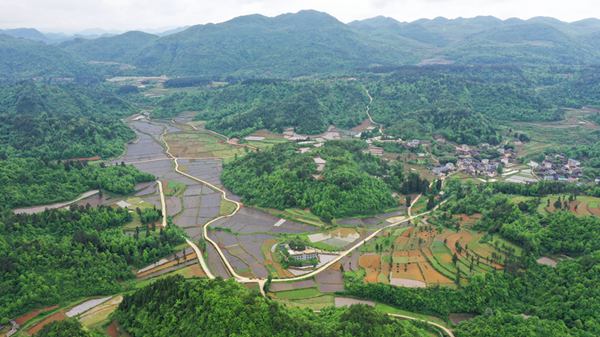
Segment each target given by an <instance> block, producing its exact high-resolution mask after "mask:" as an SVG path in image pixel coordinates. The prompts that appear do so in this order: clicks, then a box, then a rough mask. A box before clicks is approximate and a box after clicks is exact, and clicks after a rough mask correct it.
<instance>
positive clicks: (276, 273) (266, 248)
mask: <svg viewBox="0 0 600 337" xmlns="http://www.w3.org/2000/svg"><path fill="white" fill-rule="evenodd" d="M276 245H277V240H275V239H267V240H265V241H263V243H262V245H261V247H260V250H261V253H262V256H263V257H264V259H265V260H264V265H265V267H266V268H267V270H268V271H269V274H270V275H271V276H273V277H278V278H286V277H292V276H294V274H292V273H290V272H289V271H288V270H287V269H284V268H283V267H282V266H281V264H280V263H279V262H278V260H277V258H276V257H275V256H274V254H275V253H274V250H275V246H276Z"/></svg>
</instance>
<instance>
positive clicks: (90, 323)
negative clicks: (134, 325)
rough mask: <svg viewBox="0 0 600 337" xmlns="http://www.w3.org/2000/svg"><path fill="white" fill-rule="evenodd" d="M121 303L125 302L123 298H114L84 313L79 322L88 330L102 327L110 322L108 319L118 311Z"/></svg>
mask: <svg viewBox="0 0 600 337" xmlns="http://www.w3.org/2000/svg"><path fill="white" fill-rule="evenodd" d="M121 301H123V296H120V295H119V296H114V297H112V298H111V299H110V300H108V301H106V302H104V303H102V304H100V305H98V306H96V307H94V308H91V309H90V310H88V311H86V312H85V313H83V314H82V315H81V316H79V321H80V322H81V324H82V325H83V326H85V327H87V328H94V327H98V326H101V325H102V324H103V323H105V322H108V317H109V316H110V314H111V313H113V311H115V310H116V309H117V307H118V306H119V304H120V303H121Z"/></svg>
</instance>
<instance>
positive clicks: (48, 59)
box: [0, 34, 96, 82]
mask: <svg viewBox="0 0 600 337" xmlns="http://www.w3.org/2000/svg"><path fill="white" fill-rule="evenodd" d="M34 77H43V78H54V79H56V78H63V77H68V78H76V79H77V78H86V79H90V78H95V77H96V76H95V75H93V74H92V73H91V71H90V69H89V67H88V66H87V65H85V64H84V63H83V62H82V61H80V60H78V59H77V58H76V57H75V56H73V55H72V54H70V53H67V52H65V51H64V50H62V49H60V48H58V47H55V46H50V45H46V44H44V43H42V42H36V41H32V40H26V39H23V38H15V37H12V36H8V35H3V34H0V82H2V81H14V80H19V79H28V78H34Z"/></svg>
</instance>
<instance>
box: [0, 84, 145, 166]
mask: <svg viewBox="0 0 600 337" xmlns="http://www.w3.org/2000/svg"><path fill="white" fill-rule="evenodd" d="M131 112H132V108H131V106H130V105H129V104H127V103H126V102H124V101H123V100H121V99H120V98H119V97H117V96H116V95H115V94H114V93H112V92H111V89H109V88H107V87H102V86H93V87H86V86H77V85H62V86H59V85H46V84H37V83H33V82H23V83H20V84H17V85H5V86H0V145H1V146H0V159H2V158H7V157H14V156H20V157H23V156H34V157H38V158H45V159H69V158H81V157H92V156H101V157H111V156H116V155H119V154H120V153H122V152H123V150H124V143H125V142H127V141H128V140H131V139H132V138H133V137H134V134H133V131H131V130H130V129H129V128H128V127H127V126H126V125H125V124H124V123H122V122H121V121H120V118H123V117H125V116H127V115H128V114H130V113H131Z"/></svg>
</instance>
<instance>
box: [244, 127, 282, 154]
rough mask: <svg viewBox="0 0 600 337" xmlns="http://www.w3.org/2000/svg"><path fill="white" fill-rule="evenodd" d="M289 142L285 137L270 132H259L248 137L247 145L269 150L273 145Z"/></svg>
mask: <svg viewBox="0 0 600 337" xmlns="http://www.w3.org/2000/svg"><path fill="white" fill-rule="evenodd" d="M287 141H288V140H287V139H285V138H283V135H280V134H276V133H273V132H270V131H268V130H258V131H255V132H254V133H252V134H250V135H249V136H248V137H246V139H245V142H246V144H248V145H250V146H252V147H256V148H259V149H261V150H262V149H267V148H270V147H272V146H273V145H277V144H281V143H285V142H287Z"/></svg>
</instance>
